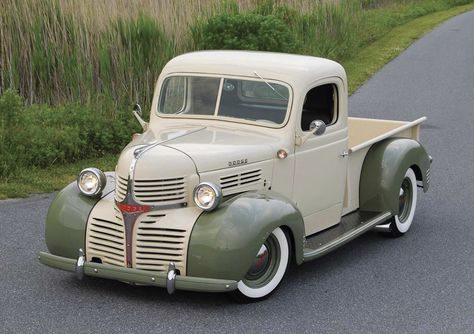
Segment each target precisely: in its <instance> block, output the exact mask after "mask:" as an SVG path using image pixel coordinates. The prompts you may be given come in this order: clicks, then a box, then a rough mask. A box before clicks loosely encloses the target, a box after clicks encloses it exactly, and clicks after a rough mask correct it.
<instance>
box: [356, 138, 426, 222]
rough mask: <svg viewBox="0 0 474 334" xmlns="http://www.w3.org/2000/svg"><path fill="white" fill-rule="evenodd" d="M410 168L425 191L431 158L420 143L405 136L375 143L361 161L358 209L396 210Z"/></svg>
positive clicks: (393, 212)
mask: <svg viewBox="0 0 474 334" xmlns="http://www.w3.org/2000/svg"><path fill="white" fill-rule="evenodd" d="M408 168H412V169H413V171H414V173H415V176H416V179H417V181H420V182H421V184H422V187H423V190H424V191H425V192H426V191H428V188H429V183H430V157H429V156H428V154H427V153H426V150H425V149H424V148H423V146H422V145H421V144H420V143H419V142H418V141H416V140H413V139H408V138H389V139H386V140H384V141H382V142H379V143H376V144H374V145H373V146H372V147H371V148H370V149H369V151H368V153H367V155H366V157H365V159H364V162H363V164H362V172H361V176H360V184H359V208H360V210H364V211H378V212H386V211H390V212H391V213H392V214H393V215H397V214H398V213H399V212H398V210H399V206H398V202H397V198H398V192H399V187H400V184H401V182H402V180H403V177H404V175H405V172H406V171H407V170H408Z"/></svg>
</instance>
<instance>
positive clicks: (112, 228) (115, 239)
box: [87, 208, 126, 266]
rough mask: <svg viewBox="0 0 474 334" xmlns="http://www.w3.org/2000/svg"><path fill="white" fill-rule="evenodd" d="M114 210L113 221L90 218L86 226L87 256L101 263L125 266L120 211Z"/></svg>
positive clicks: (123, 236) (122, 226)
mask: <svg viewBox="0 0 474 334" xmlns="http://www.w3.org/2000/svg"><path fill="white" fill-rule="evenodd" d="M114 209H115V221H111V220H106V219H102V218H99V217H92V218H91V219H89V223H88V226H87V256H88V259H89V261H93V259H94V258H98V259H100V260H101V261H102V263H106V264H112V265H117V266H126V259H125V230H124V224H123V219H122V215H121V213H120V211H119V210H118V209H117V208H114Z"/></svg>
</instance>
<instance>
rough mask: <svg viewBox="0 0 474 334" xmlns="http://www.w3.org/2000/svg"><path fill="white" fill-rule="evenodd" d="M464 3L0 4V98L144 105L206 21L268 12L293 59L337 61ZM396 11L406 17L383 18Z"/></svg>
mask: <svg viewBox="0 0 474 334" xmlns="http://www.w3.org/2000/svg"><path fill="white" fill-rule="evenodd" d="M464 2H470V1H469V0H413V1H408V0H344V1H343V0H319V1H314V0H286V1H284V0H275V1H271V0H235V1H233V0H224V1H221V0H200V1H197V0H193V1H180V0H161V1H152V0H135V1H128V0H108V1H105V0H103V1H95V0H83V1H75V0H22V1H18V0H2V1H1V2H0V94H1V93H3V92H4V91H5V90H6V89H13V90H16V91H18V92H19V94H20V95H21V96H23V97H24V98H25V100H26V102H27V103H28V104H33V103H48V104H63V103H65V102H71V101H74V102H79V103H82V104H95V105H98V106H100V108H99V109H111V106H115V107H119V106H122V105H124V104H127V105H128V104H131V103H133V102H135V101H137V100H140V101H142V102H144V104H145V105H149V103H150V101H151V97H152V96H151V95H152V91H153V86H154V83H155V80H156V78H157V77H158V74H159V72H160V71H161V68H162V66H163V65H164V64H165V63H166V62H167V61H168V60H169V59H170V58H172V57H173V56H175V55H177V54H180V53H183V52H186V51H191V50H194V49H196V48H202V45H199V43H197V42H196V41H195V40H193V36H196V34H194V35H193V34H192V33H191V32H192V31H194V32H195V31H196V29H199V26H201V27H202V26H205V24H206V22H207V20H208V19H209V18H210V17H211V16H213V15H238V14H241V13H255V14H259V15H274V16H275V17H276V18H278V19H280V20H281V21H282V22H283V23H284V24H286V25H287V26H288V27H289V29H290V30H291V32H292V34H293V36H294V38H295V43H296V45H298V47H297V48H296V49H294V50H292V51H293V52H297V53H304V54H311V55H318V56H325V57H330V58H333V59H336V60H341V59H344V58H345V57H346V58H347V57H349V56H350V54H351V53H352V52H355V51H356V50H357V48H360V47H361V46H363V45H364V43H367V42H368V41H370V40H372V39H374V38H376V37H377V36H380V34H383V33H384V31H386V30H387V29H389V28H390V27H391V26H394V25H396V24H399V23H400V22H401V21H403V20H404V19H406V18H407V17H408V16H407V15H406V12H407V10H406V8H407V7H410V6H411V7H413V8H414V11H418V12H414V13H413V15H414V16H416V15H421V14H422V13H421V12H423V11H424V12H429V11H434V10H436V9H439V8H441V7H443V6H444V7H447V6H451V5H454V4H460V3H464ZM400 8H401V9H403V10H402V12H403V13H404V14H403V15H405V16H403V15H400V16H398V17H397V15H392V13H395V14H396V13H397V10H399V9H400ZM420 11H421V12H420ZM413 15H412V16H413ZM196 27H198V28H196ZM230 33H232V32H230ZM216 44H217V45H219V41H216ZM244 45H245V43H244Z"/></svg>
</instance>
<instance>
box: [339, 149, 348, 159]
mask: <svg viewBox="0 0 474 334" xmlns="http://www.w3.org/2000/svg"><path fill="white" fill-rule="evenodd" d="M339 155H340V156H341V157H342V158H345V157H347V156H348V155H349V152H347V151H343V152H342V153H341V154H339Z"/></svg>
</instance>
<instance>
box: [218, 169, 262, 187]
mask: <svg viewBox="0 0 474 334" xmlns="http://www.w3.org/2000/svg"><path fill="white" fill-rule="evenodd" d="M261 181H262V170H261V169H255V170H252V171H248V172H243V173H239V174H233V175H228V176H223V177H221V178H220V184H221V188H222V191H227V192H228V191H231V190H232V189H233V188H237V187H240V186H247V185H252V184H258V183H260V182H261Z"/></svg>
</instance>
